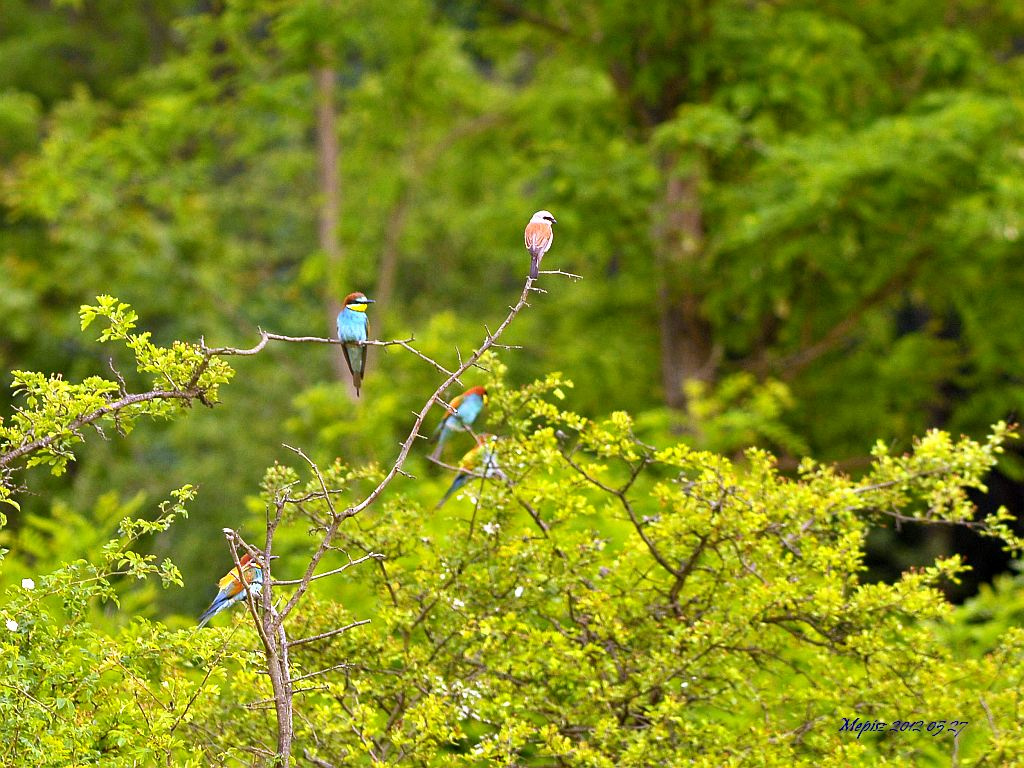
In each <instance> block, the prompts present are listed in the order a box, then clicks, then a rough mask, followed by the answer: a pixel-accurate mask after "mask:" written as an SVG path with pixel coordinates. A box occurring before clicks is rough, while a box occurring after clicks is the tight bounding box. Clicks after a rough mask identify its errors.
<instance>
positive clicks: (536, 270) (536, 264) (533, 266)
mask: <svg viewBox="0 0 1024 768" xmlns="http://www.w3.org/2000/svg"><path fill="white" fill-rule="evenodd" d="M539 274H540V255H539V254H538V255H537V256H533V255H531V256H530V279H531V280H536V279H537V276H538V275H539Z"/></svg>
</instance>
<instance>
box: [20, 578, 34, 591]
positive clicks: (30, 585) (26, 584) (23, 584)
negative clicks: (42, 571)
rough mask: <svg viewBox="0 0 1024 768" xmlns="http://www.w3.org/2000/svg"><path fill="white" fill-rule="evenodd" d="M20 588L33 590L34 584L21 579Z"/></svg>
mask: <svg viewBox="0 0 1024 768" xmlns="http://www.w3.org/2000/svg"><path fill="white" fill-rule="evenodd" d="M21 588H22V589H35V588H36V583H35V582H34V581H32V579H22V580H21Z"/></svg>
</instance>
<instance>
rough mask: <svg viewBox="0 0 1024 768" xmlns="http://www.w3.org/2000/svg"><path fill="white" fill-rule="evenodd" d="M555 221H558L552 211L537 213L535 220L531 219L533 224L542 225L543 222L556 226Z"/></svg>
mask: <svg viewBox="0 0 1024 768" xmlns="http://www.w3.org/2000/svg"><path fill="white" fill-rule="evenodd" d="M555 221H556V219H555V217H554V216H552V215H551V211H537V212H536V213H535V214H533V218H531V219H530V223H531V224H541V223H543V222H547V223H548V224H554V223H555Z"/></svg>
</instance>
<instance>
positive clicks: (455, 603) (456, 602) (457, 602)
mask: <svg viewBox="0 0 1024 768" xmlns="http://www.w3.org/2000/svg"><path fill="white" fill-rule="evenodd" d="M452 607H454V608H465V607H466V604H465V603H464V602H462V601H461V600H459V598H457V597H456V598H454V599H453V600H452Z"/></svg>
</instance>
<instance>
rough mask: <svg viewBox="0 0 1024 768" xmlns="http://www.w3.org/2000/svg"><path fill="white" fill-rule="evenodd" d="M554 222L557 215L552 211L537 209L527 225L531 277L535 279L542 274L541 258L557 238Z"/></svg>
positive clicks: (526, 233) (526, 234) (526, 235)
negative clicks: (553, 226) (552, 227)
mask: <svg viewBox="0 0 1024 768" xmlns="http://www.w3.org/2000/svg"><path fill="white" fill-rule="evenodd" d="M554 223H555V217H554V216H552V215H551V212H550V211H537V212H536V213H535V214H533V218H531V219H530V223H529V224H527V225H526V232H525V238H526V250H528V251H529V252H530V277H531V278H533V279H534V280H536V279H537V275H538V274H540V260H541V259H543V258H544V254H545V253H547V252H548V248H550V247H551V241H552V240H554V239H555V232H554V230H553V229H551V225H552V224H554Z"/></svg>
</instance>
